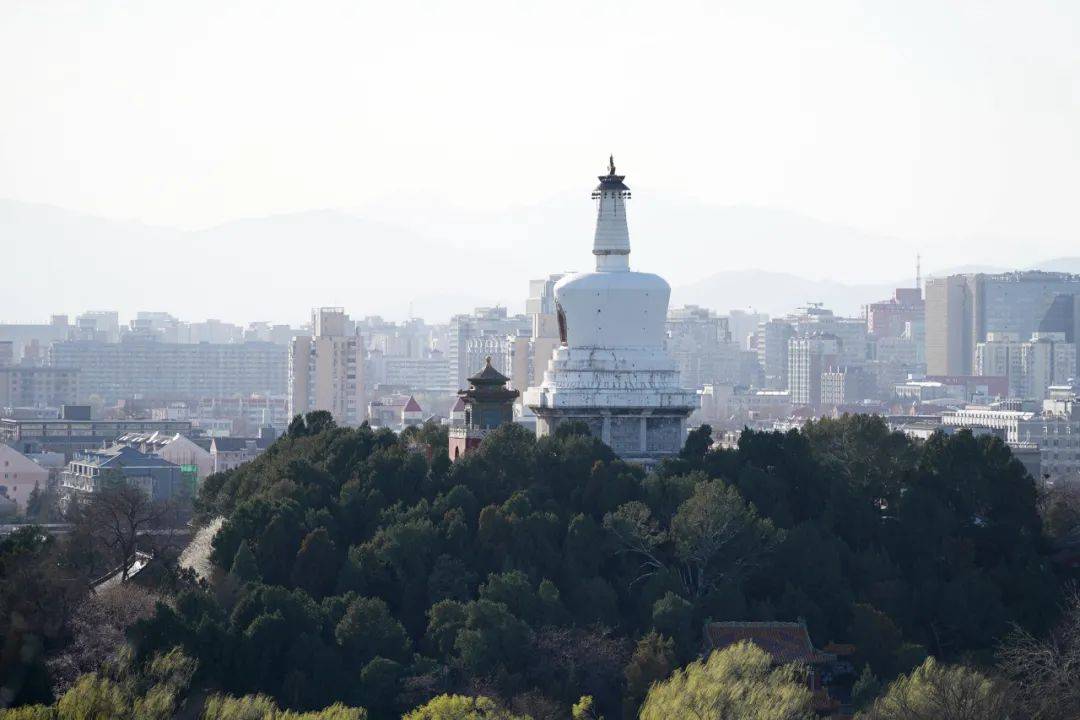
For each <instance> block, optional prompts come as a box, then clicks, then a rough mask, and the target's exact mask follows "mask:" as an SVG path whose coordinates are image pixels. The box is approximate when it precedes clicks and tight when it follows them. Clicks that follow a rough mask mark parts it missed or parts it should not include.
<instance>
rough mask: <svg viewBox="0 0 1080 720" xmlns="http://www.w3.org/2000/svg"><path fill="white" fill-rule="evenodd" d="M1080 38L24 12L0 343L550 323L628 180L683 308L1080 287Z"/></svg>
mask: <svg viewBox="0 0 1080 720" xmlns="http://www.w3.org/2000/svg"><path fill="white" fill-rule="evenodd" d="M1078 13H1080V9H1078V8H1077V7H1076V6H1075V5H1074V4H1069V3H1045V4H1034V5H1028V4H1025V5H1024V6H1023V7H1022V8H1021V7H1020V6H1018V5H1016V4H1012V5H1008V4H1003V3H981V2H980V3H975V2H961V3H947V4H943V3H936V2H915V3H903V4H902V5H897V4H895V3H884V2H878V3H855V2H851V3H848V2H826V3H798V2H793V3H767V4H766V3H751V2H746V3H664V4H662V5H660V4H656V3H640V2H610V3H588V4H582V3H556V4H551V3H544V4H542V5H537V4H535V3H534V4H526V3H506V2H477V3H468V4H464V5H462V4H449V5H448V4H445V3H434V2H427V3H425V2H403V3H393V4H390V5H387V4H376V3H354V2H340V3H339V2H319V3H304V4H293V3H272V4H268V3H262V2H235V3H229V4H228V5H227V6H223V5H222V4H220V3H214V2H188V3H182V4H173V3H157V2H150V3H141V4H138V5H135V6H124V5H121V4H117V3H106V2H88V3H64V2H32V3H31V2H7V3H4V4H3V5H2V6H0V87H3V88H4V93H3V95H2V97H0V104H2V105H3V106H4V111H3V112H0V199H2V200H0V239H2V241H3V245H4V247H5V252H6V256H7V259H8V263H7V266H8V268H9V272H8V273H6V274H5V282H4V283H3V284H2V287H0V321H4V322H45V321H47V316H48V315H49V314H50V313H61V312H62V313H68V314H71V315H75V314H77V313H79V312H81V311H83V310H85V309H90V308H113V309H117V310H118V311H119V312H120V314H121V317H122V318H123V319H124V320H125V321H126V320H127V319H129V318H131V317H134V315H135V312H136V311H137V310H141V309H149V310H160V311H166V312H170V313H172V314H174V315H176V316H178V317H182V318H185V319H189V320H196V319H202V318H220V319H223V320H227V321H231V322H234V323H240V324H243V323H246V322H249V321H253V320H269V321H274V322H282V323H293V324H299V323H300V322H303V321H304V320H305V319H307V315H308V312H309V309H310V308H311V307H313V306H319V305H340V306H345V307H347V308H349V309H350V310H351V311H352V313H353V314H354V315H368V314H380V315H383V316H384V317H387V318H391V319H396V320H401V319H405V318H406V317H408V316H409V315H410V314H412V315H416V316H423V317H425V318H427V319H429V320H430V321H440V322H444V321H445V320H446V319H447V318H448V317H449V315H450V314H452V313H454V312H468V311H470V310H471V309H472V307H474V306H476V305H494V304H503V305H506V306H508V307H509V308H510V309H511V311H520V309H521V308H522V307H523V303H524V297H525V294H526V293H525V288H526V283H527V281H528V280H529V279H530V278H535V277H542V276H544V275H546V274H548V273H554V272H562V271H567V270H581V269H585V268H587V266H588V265H589V263H590V262H591V258H590V256H589V255H588V253H587V249H586V248H587V243H588V240H589V236H590V233H591V222H592V214H593V212H594V209H593V207H592V204H591V203H590V202H589V201H588V197H587V193H588V191H589V190H590V188H591V180H592V178H594V177H595V176H596V175H598V174H600V173H601V172H602V171H603V168H604V161H605V159H606V157H607V154H608V153H609V152H614V153H615V155H616V159H617V161H618V163H619V168H620V171H621V172H626V173H628V177H629V178H630V182H632V183H633V187H634V191H635V199H634V204H633V205H632V206H631V208H630V210H629V212H630V220H631V237H632V240H633V242H634V252H635V254H634V264H635V267H641V268H645V267H647V268H649V269H650V270H652V271H655V272H657V273H659V274H661V275H663V276H664V277H665V278H667V279H668V281H669V282H670V283H671V284H672V286H673V288H674V294H673V300H674V302H675V303H679V302H697V303H701V304H706V305H709V306H711V307H715V308H716V309H717V310H720V311H726V310H727V309H728V308H729V307H740V308H755V309H759V310H763V311H766V312H770V313H773V314H775V313H779V312H785V311H787V310H789V309H791V308H792V307H793V305H795V304H800V303H805V302H810V301H821V302H825V303H827V304H830V305H832V306H833V307H835V308H836V309H837V310H839V311H842V312H846V313H857V312H858V311H859V309H860V307H861V306H862V305H863V304H865V303H868V302H871V301H873V300H875V299H878V297H879V296H880V295H881V293H882V291H883V290H885V291H887V290H888V289H889V288H890V287H892V286H896V285H898V284H902V283H904V282H906V283H908V284H910V282H911V281H912V280H913V276H914V272H915V267H914V266H915V256H916V254H917V253H921V254H922V257H923V267H924V274H940V273H942V272H947V271H949V270H952V269H956V268H964V267H969V266H978V267H980V268H981V267H988V266H989V267H994V268H998V269H1020V268H1029V267H1032V266H1040V267H1045V268H1048V269H1054V268H1058V269H1073V267H1072V266H1071V265H1070V264H1069V263H1068V261H1065V262H1064V264H1063V263H1062V262H1060V261H1059V262H1057V263H1056V264H1055V263H1054V262H1051V261H1055V260H1059V259H1060V258H1067V257H1069V256H1071V255H1073V254H1074V240H1075V238H1076V237H1077V234H1078V231H1080V213H1078V211H1077V205H1076V203H1075V201H1074V197H1073V195H1074V193H1075V188H1076V187H1078V186H1080V177H1078V173H1080V170H1078V169H1080V163H1078V162H1077V160H1078V159H1080V157H1078V156H1080V144H1078V143H1080V141H1078V140H1077V138H1076V134H1075V132H1074V129H1075V127H1077V126H1078V124H1080V106H1078V103H1077V97H1078V94H1077V83H1078V80H1080V42H1078V38H1077V37H1076V35H1077V32H1078V31H1077V28H1078V27H1080V23H1078V22H1077V20H1078V18H1077V17H1076V16H1077V14H1078ZM11 269H14V270H15V272H11ZM749 270H757V271H763V272H767V273H781V274H783V273H786V274H789V275H796V276H798V277H800V278H803V279H804V280H805V281H807V282H806V283H802V284H800V283H798V282H796V281H795V280H794V279H792V278H790V277H785V276H783V275H756V274H755V275H747V273H746V272H745V271H749ZM480 278H482V279H480ZM822 281H827V282H826V283H825V284H822ZM830 283H841V284H843V285H845V286H857V287H855V288H846V287H845V288H836V287H835V286H834V285H832V284H830ZM859 286H861V287H859Z"/></svg>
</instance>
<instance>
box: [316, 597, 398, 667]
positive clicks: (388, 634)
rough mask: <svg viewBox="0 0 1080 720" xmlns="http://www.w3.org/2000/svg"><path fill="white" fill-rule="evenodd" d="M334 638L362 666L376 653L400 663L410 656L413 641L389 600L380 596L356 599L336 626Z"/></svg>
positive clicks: (372, 658)
mask: <svg viewBox="0 0 1080 720" xmlns="http://www.w3.org/2000/svg"><path fill="white" fill-rule="evenodd" d="M334 638H335V639H336V640H337V642H338V645H340V646H341V648H342V649H343V650H344V651H345V653H346V655H347V656H348V657H349V658H350V659H351V660H352V661H353V662H355V663H357V664H359V665H363V664H365V663H367V662H370V661H371V660H374V659H375V657H376V656H381V657H384V658H390V659H391V660H397V661H399V662H405V661H407V660H408V659H409V656H410V653H411V650H412V641H411V640H410V639H409V635H408V634H407V633H406V632H405V628H403V627H402V626H401V623H399V622H398V621H397V620H395V619H394V618H393V617H392V616H391V615H390V611H389V609H388V608H387V606H386V603H385V602H383V601H382V600H380V599H378V598H365V597H361V598H356V599H355V600H353V601H352V602H351V603H349V606H348V608H347V609H346V610H345V615H344V616H343V617H342V618H341V621H340V622H338V624H337V627H336V628H335V629H334Z"/></svg>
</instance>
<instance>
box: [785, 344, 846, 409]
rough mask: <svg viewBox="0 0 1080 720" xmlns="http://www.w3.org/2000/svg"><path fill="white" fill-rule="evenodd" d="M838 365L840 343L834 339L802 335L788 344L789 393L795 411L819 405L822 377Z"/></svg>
mask: <svg viewBox="0 0 1080 720" xmlns="http://www.w3.org/2000/svg"><path fill="white" fill-rule="evenodd" d="M840 361H841V354H840V341H839V340H838V339H837V338H836V337H835V336H834V335H820V334H813V335H804V336H797V337H793V338H791V339H790V340H789V341H788V389H789V390H790V391H791V402H792V404H793V405H795V406H796V407H798V406H810V407H817V406H818V405H819V404H820V402H821V374H822V373H823V372H824V371H825V370H826V369H827V368H828V367H830V366H834V365H837V364H838V363H839V362H840Z"/></svg>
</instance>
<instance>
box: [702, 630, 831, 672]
mask: <svg viewBox="0 0 1080 720" xmlns="http://www.w3.org/2000/svg"><path fill="white" fill-rule="evenodd" d="M705 639H706V641H707V642H708V644H709V648H710V649H712V650H722V649H723V648H726V647H728V646H729V645H734V644H735V643H738V642H742V641H743V640H747V641H749V642H752V643H754V644H755V645H757V646H758V647H759V648H761V649H762V650H764V651H765V652H767V653H769V654H770V655H772V658H773V660H774V661H775V662H777V663H792V662H804V663H808V664H816V663H822V662H831V661H832V660H835V659H836V658H835V657H834V656H833V655H830V654H829V653H825V652H821V651H820V650H817V649H816V648H814V645H813V643H811V642H810V634H809V633H808V632H806V626H805V625H803V624H802V623H798V622H714V623H709V624H708V625H706V626H705Z"/></svg>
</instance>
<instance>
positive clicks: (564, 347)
mask: <svg viewBox="0 0 1080 720" xmlns="http://www.w3.org/2000/svg"><path fill="white" fill-rule="evenodd" d="M624 178H625V176H623V175H616V174H615V160H614V158H611V159H610V160H609V165H608V174H607V175H602V176H600V184H599V185H598V186H597V187H596V190H595V191H593V195H592V196H593V199H594V200H596V201H597V212H596V234H595V236H594V238H593V255H595V256H596V270H595V271H594V272H585V273H577V274H575V275H570V276H567V277H564V278H563V279H562V280H560V281H559V282H558V283H557V284H556V285H555V302H556V307H557V310H558V316H559V332H560V336H561V337H560V339H561V341H562V342H561V345H560V346H559V347H557V348H556V349H555V350H554V352H553V353H552V356H551V359H550V360H549V361H548V366H547V370H546V371H545V372H544V380H543V382H542V383H541V384H540V386H539V387H534V388H530V389H529V390H528V391H526V393H525V398H524V400H525V405H527V406H528V407H529V409H530V410H532V411H533V412H534V413H535V414H536V416H537V424H536V432H537V435H541V436H543V435H547V434H549V433H551V432H552V431H553V430H554V429H555V427H556V426H557V425H558V424H559V423H562V422H567V421H575V420H578V421H583V422H585V423H586V424H587V425H588V426H589V428H590V430H591V431H592V433H593V435H594V436H596V437H599V438H602V439H603V441H604V442H606V443H607V444H608V445H610V446H611V448H612V449H613V450H614V451H615V452H616V453H618V454H619V455H620V456H621V457H623V458H624V459H627V460H639V461H642V462H646V463H649V462H655V461H657V460H660V459H662V458H664V457H667V456H670V455H675V454H677V453H678V452H679V450H680V449H681V448H682V445H683V441H684V437H685V430H686V418H687V417H688V416H689V415H690V413H691V412H693V411H694V410H695V409H696V408H697V407H698V397H697V393H696V392H694V391H693V390H686V389H684V388H682V387H680V384H679V371H678V370H677V369H676V366H675V362H674V360H672V359H671V357H669V356H668V354H667V352H666V351H665V350H664V336H665V329H664V322H665V320H666V318H667V309H668V300H669V298H670V296H671V287H670V286H669V285H668V284H667V282H665V281H664V279H663V278H661V277H660V276H659V275H653V274H652V273H641V272H633V271H632V270H630V233H629V231H628V230H627V225H626V200H627V199H629V198H630V189H629V188H628V187H626V185H625V184H624V183H623V179H624Z"/></svg>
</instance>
